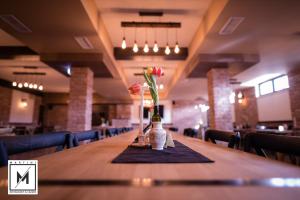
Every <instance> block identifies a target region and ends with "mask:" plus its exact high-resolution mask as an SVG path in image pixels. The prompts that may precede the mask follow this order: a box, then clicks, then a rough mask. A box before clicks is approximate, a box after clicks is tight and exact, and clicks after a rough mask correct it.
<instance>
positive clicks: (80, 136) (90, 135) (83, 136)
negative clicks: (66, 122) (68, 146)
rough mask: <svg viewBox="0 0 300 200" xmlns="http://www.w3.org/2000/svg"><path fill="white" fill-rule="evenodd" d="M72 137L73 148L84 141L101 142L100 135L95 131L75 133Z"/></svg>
mask: <svg viewBox="0 0 300 200" xmlns="http://www.w3.org/2000/svg"><path fill="white" fill-rule="evenodd" d="M73 136H74V143H73V144H74V146H79V143H80V142H81V141H85V140H91V141H94V140H101V139H102V138H101V134H100V132H99V131H97V130H89V131H82V132H77V133H73Z"/></svg>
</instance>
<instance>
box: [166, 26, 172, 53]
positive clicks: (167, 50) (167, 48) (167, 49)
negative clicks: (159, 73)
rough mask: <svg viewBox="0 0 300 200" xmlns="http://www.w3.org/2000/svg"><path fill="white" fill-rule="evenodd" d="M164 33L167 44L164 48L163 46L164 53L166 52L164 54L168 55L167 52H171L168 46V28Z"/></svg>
mask: <svg viewBox="0 0 300 200" xmlns="http://www.w3.org/2000/svg"><path fill="white" fill-rule="evenodd" d="M166 33H167V37H166V40H167V45H166V48H165V54H166V55H169V54H170V53H171V50H170V47H169V34H168V29H167V30H166Z"/></svg>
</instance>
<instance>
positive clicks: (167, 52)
mask: <svg viewBox="0 0 300 200" xmlns="http://www.w3.org/2000/svg"><path fill="white" fill-rule="evenodd" d="M170 53H171V50H170V47H169V44H167V46H166V49H165V54H167V55H169V54H170Z"/></svg>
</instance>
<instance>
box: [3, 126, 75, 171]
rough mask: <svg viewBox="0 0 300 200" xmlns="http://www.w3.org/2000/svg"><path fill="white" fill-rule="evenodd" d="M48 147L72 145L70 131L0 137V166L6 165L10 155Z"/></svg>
mask: <svg viewBox="0 0 300 200" xmlns="http://www.w3.org/2000/svg"><path fill="white" fill-rule="evenodd" d="M49 147H57V150H62V149H63V148H64V147H67V148H71V147H73V139H72V136H71V133H70V132H67V131H64V132H55V133H45V134H40V135H21V136H4V137H0V151H1V152H0V160H1V162H0V166H1V165H7V160H8V157H9V156H10V155H14V154H18V153H23V152H28V151H33V150H37V149H44V148H49ZM2 161H3V162H2Z"/></svg>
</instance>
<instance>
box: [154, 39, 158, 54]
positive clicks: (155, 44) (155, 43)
mask: <svg viewBox="0 0 300 200" xmlns="http://www.w3.org/2000/svg"><path fill="white" fill-rule="evenodd" d="M158 50H159V47H158V44H157V42H156V41H155V42H154V46H153V51H154V52H155V53H157V52H158Z"/></svg>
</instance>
